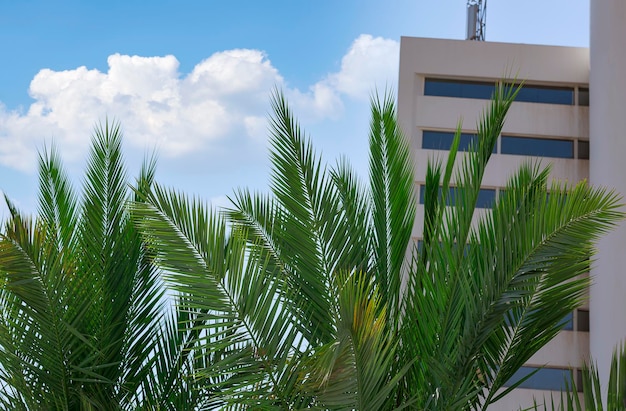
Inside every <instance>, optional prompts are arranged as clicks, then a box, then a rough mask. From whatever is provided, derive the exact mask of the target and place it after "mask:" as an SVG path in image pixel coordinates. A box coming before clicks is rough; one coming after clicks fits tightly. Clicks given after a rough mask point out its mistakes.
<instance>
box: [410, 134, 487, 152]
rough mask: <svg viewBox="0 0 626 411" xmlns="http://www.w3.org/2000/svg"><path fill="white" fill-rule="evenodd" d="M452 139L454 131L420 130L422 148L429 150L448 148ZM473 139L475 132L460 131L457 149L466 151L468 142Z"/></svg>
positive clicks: (474, 138)
mask: <svg viewBox="0 0 626 411" xmlns="http://www.w3.org/2000/svg"><path fill="white" fill-rule="evenodd" d="M452 140H454V133H452V132H449V131H430V130H424V131H423V132H422V148H426V149H431V150H450V147H451V146H452ZM475 140H476V135H475V134H469V133H461V141H460V142H459V151H467V150H468V149H469V146H470V144H471V143H472V142H473V141H475Z"/></svg>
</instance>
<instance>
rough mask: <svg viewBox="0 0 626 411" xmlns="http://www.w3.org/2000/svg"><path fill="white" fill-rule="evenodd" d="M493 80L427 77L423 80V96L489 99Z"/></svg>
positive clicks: (493, 85) (492, 89)
mask: <svg viewBox="0 0 626 411" xmlns="http://www.w3.org/2000/svg"><path fill="white" fill-rule="evenodd" d="M494 90H495V82H482V81H462V80H444V79H433V78H427V79H426V80H425V82H424V95H425V96H439V97H459V98H477V99H483V100H489V99H491V95H492V94H493V92H494Z"/></svg>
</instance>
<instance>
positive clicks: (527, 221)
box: [132, 85, 622, 410]
mask: <svg viewBox="0 0 626 411" xmlns="http://www.w3.org/2000/svg"><path fill="white" fill-rule="evenodd" d="M517 90H518V89H516V88H514V87H510V86H506V85H501V86H500V87H498V88H497V91H496V93H495V95H494V97H493V101H492V102H491V105H490V107H489V108H488V109H487V110H486V111H485V113H484V115H483V116H482V118H481V120H480V121H479V124H478V126H477V136H478V139H477V144H476V145H475V146H474V147H473V149H472V150H470V152H468V153H466V154H463V155H457V148H458V144H459V141H460V133H457V135H456V138H455V140H454V143H453V146H452V149H451V151H450V153H449V155H448V158H447V161H446V163H445V164H444V163H442V162H431V163H430V164H429V166H428V173H427V178H426V189H425V190H426V191H425V195H424V198H425V201H424V203H425V204H424V215H425V217H424V233H423V241H422V242H421V245H418V243H417V242H416V241H415V240H414V239H413V237H412V230H413V226H414V219H415V213H416V204H415V198H416V196H415V193H414V182H413V171H412V164H411V154H410V151H409V147H408V144H407V142H406V139H405V138H404V137H403V136H402V134H401V132H400V130H399V127H398V125H397V122H396V117H395V108H394V104H393V101H392V98H391V96H389V95H387V96H385V97H384V98H383V99H382V100H375V101H374V103H373V105H372V122H371V128H370V175H369V183H368V184H367V185H365V184H363V183H361V182H360V181H359V179H358V177H357V176H356V174H355V173H354V171H352V169H351V167H350V166H349V164H348V162H347V160H345V159H342V160H340V161H339V162H338V163H337V164H336V165H335V166H332V167H327V166H325V165H324V164H323V163H322V161H321V158H320V157H319V156H318V155H317V154H316V153H315V151H314V149H313V147H312V145H311V143H310V141H309V140H308V139H307V138H306V137H305V135H304V133H303V131H302V130H301V129H300V127H299V126H298V124H297V122H296V121H295V120H294V118H293V115H292V113H291V110H290V109H289V107H288V105H287V103H286V101H285V99H284V98H283V97H282V95H281V94H280V93H275V95H274V98H273V100H272V104H273V109H274V116H273V118H272V120H271V126H272V127H271V129H272V132H271V134H272V136H271V152H270V157H271V161H272V165H273V169H272V175H271V185H270V189H271V193H270V194H265V193H253V192H250V191H249V190H246V189H241V190H238V191H237V192H236V193H235V194H234V196H233V198H232V202H233V206H232V208H231V209H229V210H228V211H227V212H226V214H225V216H222V215H220V214H219V213H217V212H216V211H212V210H211V209H210V207H208V206H206V205H203V204H202V203H201V202H200V201H198V200H195V199H189V198H187V197H185V196H184V195H182V194H179V193H177V192H176V191H173V190H165V189H163V188H161V187H159V186H158V185H157V186H155V187H154V189H153V190H152V191H151V192H150V193H149V194H148V195H147V196H146V197H145V202H142V203H135V204H134V205H133V206H132V213H133V216H134V219H135V221H136V222H137V224H138V226H139V227H140V229H141V230H142V231H143V232H144V234H145V236H146V241H147V243H148V244H149V245H150V250H151V252H153V253H154V255H155V261H156V262H157V263H158V264H159V265H160V266H161V267H162V268H163V269H165V271H166V279H167V281H168V282H169V283H170V284H172V285H173V286H174V287H175V289H176V292H177V295H179V298H180V299H181V301H183V302H184V304H182V306H181V308H182V311H185V312H188V313H190V314H189V319H188V321H189V322H190V323H192V324H193V328H194V330H197V334H196V335H195V340H193V339H191V340H190V349H196V348H199V349H201V351H197V352H195V353H194V356H193V358H195V359H196V360H197V361H201V362H202V364H204V367H205V368H201V367H202V364H198V368H196V375H195V376H196V381H200V385H202V386H205V387H210V388H211V390H212V392H211V393H208V394H207V397H206V398H207V404H208V405H206V406H211V407H227V408H228V407H232V408H234V409H238V408H244V407H250V408H258V409H301V408H318V409H341V410H343V409H346V410H348V409H358V410H384V409H401V408H412V409H413V408H414V409H423V410H426V409H429V410H448V409H455V410H457V409H476V408H483V409H486V408H487V407H488V406H489V405H490V404H491V403H493V402H495V401H497V400H498V399H499V398H501V397H502V396H504V395H506V394H507V393H508V392H510V390H512V389H513V388H514V387H515V386H516V383H512V382H511V381H510V379H511V378H512V377H513V375H514V373H515V371H516V370H518V369H519V367H520V366H521V365H522V364H523V363H524V362H525V361H526V360H528V359H529V358H530V357H531V356H532V355H533V354H534V353H536V352H537V351H538V350H539V349H540V348H541V347H542V346H543V345H545V344H546V343H547V342H548V341H549V340H550V339H552V337H554V336H555V335H556V334H557V333H558V332H559V330H560V329H561V328H562V326H563V321H562V320H563V318H564V317H565V316H566V315H567V314H568V313H569V312H571V311H572V310H573V309H575V308H576V307H578V306H579V305H580V304H581V302H582V298H583V294H584V292H585V290H586V288H587V286H588V279H587V278H586V277H585V276H581V274H582V273H585V272H586V271H587V270H588V268H589V261H590V256H591V255H592V252H593V248H592V246H593V243H594V241H595V240H596V239H597V237H598V236H599V235H601V234H602V233H603V232H605V231H606V230H608V229H609V228H610V227H611V226H612V225H613V224H614V223H615V222H616V221H617V220H618V219H619V218H621V217H622V214H621V213H620V212H619V211H617V207H618V203H617V201H618V199H617V196H616V195H615V194H614V193H613V192H609V191H606V190H603V189H597V188H592V187H589V186H588V185H587V184H586V183H584V182H582V183H579V184H577V185H575V186H563V185H559V184H552V185H550V186H548V175H549V168H544V167H541V166H540V165H539V164H537V163H528V164H525V165H524V166H522V167H521V168H520V170H519V171H518V172H517V173H516V174H514V175H513V176H511V177H510V179H509V182H508V184H507V186H506V188H505V189H504V190H503V191H502V194H501V195H500V196H499V198H498V200H497V201H496V203H495V204H494V205H493V209H492V211H491V212H490V213H486V214H485V215H480V216H478V217H476V216H475V212H474V211H475V208H476V201H477V198H478V194H479V188H480V184H481V181H482V177H483V174H484V171H485V166H486V165H487V162H488V161H489V158H490V156H491V153H492V152H493V147H494V145H495V144H496V141H497V138H498V136H499V135H500V132H501V130H502V127H503V124H504V121H505V116H506V113H507V110H508V109H509V107H510V105H511V104H512V101H513V100H514V98H515V95H516V93H517ZM457 163H458V166H457V165H455V164H457ZM548 194H549V195H548ZM226 220H227V221H228V224H227V222H226ZM228 225H229V226H230V227H232V231H231V232H230V233H228V234H227V231H228V230H227V226H228ZM192 346H193V347H192Z"/></svg>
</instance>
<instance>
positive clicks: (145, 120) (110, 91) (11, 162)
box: [0, 35, 399, 170]
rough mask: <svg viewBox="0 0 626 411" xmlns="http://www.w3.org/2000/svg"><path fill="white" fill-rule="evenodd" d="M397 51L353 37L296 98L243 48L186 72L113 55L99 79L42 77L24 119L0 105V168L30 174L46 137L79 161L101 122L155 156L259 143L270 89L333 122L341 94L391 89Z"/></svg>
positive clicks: (309, 114) (93, 74)
mask: <svg viewBox="0 0 626 411" xmlns="http://www.w3.org/2000/svg"><path fill="white" fill-rule="evenodd" d="M398 49H399V45H398V43H397V42H395V41H393V40H387V39H383V38H380V37H377V38H375V37H372V36H370V35H362V36H360V37H358V38H357V39H356V40H355V41H354V43H353V44H352V45H351V47H350V49H349V50H348V52H347V53H346V55H345V56H344V57H343V59H342V62H341V69H340V70H339V71H338V72H336V73H330V74H329V75H327V76H326V77H325V78H323V79H321V80H320V81H318V82H317V83H315V84H313V85H311V86H310V87H309V88H308V89H307V90H305V91H300V90H298V89H294V88H290V87H288V83H287V82H286V81H285V80H284V79H283V77H282V76H281V75H280V73H279V71H278V69H277V68H276V67H274V66H273V65H272V63H271V61H270V59H269V58H268V56H267V55H265V53H264V52H262V51H259V50H250V49H234V50H226V51H222V52H218V53H215V54H213V55H211V56H210V57H208V58H207V59H205V60H203V61H201V62H200V63H198V64H197V65H196V66H195V67H194V68H193V70H192V71H191V72H190V73H188V74H181V73H180V72H179V62H178V60H177V59H176V57H174V56H171V55H170V56H163V57H141V56H128V55H120V54H114V55H111V56H109V58H108V61H107V62H108V70H107V71H106V72H101V71H99V70H96V69H88V68H86V67H78V68H76V69H73V70H65V71H54V70H50V69H42V70H41V71H39V73H38V74H37V75H36V76H35V77H34V78H33V80H32V82H31V84H30V89H29V93H30V96H31V97H32V98H33V100H34V102H33V103H32V104H31V105H30V106H29V107H28V108H27V110H26V111H17V110H9V109H8V108H6V107H4V106H2V105H1V103H0V164H1V165H4V166H8V167H11V168H14V169H18V170H32V169H34V167H35V164H36V161H35V158H36V150H37V148H39V147H41V145H42V143H43V141H45V140H50V139H51V138H52V139H54V141H55V144H56V145H57V146H58V147H60V148H61V149H62V152H63V153H64V156H65V157H66V158H67V159H69V160H75V159H78V158H81V157H82V156H83V155H84V153H85V151H86V148H87V147H88V145H89V136H90V135H91V131H92V129H93V125H94V122H95V121H97V120H98V119H100V120H104V119H106V118H107V117H108V118H109V119H111V118H114V119H116V120H119V121H120V122H121V123H122V125H123V127H124V131H125V137H126V142H127V144H130V145H131V146H134V147H139V148H142V149H144V148H146V147H148V148H149V147H157V148H158V150H159V152H160V154H161V156H164V157H181V156H183V155H185V154H189V153H194V154H197V153H198V152H202V151H206V150H210V149H211V148H212V147H214V146H218V145H219V146H220V147H221V148H222V150H223V148H224V147H225V146H228V145H233V146H235V147H236V146H237V145H241V144H242V141H243V142H245V143H247V144H257V143H262V142H263V141H264V139H265V135H266V129H267V124H266V114H267V111H268V95H269V92H270V91H271V89H272V88H273V87H275V86H278V87H279V88H282V89H283V90H285V92H286V94H287V96H288V98H289V100H290V103H291V104H292V105H293V106H294V108H295V109H296V112H297V113H298V115H299V116H303V117H306V118H308V119H310V121H319V120H321V119H325V118H336V117H337V116H340V115H341V113H342V112H343V110H344V103H343V98H344V96H348V97H350V98H354V99H361V100H362V99H366V98H367V97H368V95H369V93H370V92H371V91H372V89H373V87H374V85H378V86H379V87H380V86H381V82H382V85H383V86H384V84H385V83H388V84H393V83H394V82H395V78H396V76H397V63H398Z"/></svg>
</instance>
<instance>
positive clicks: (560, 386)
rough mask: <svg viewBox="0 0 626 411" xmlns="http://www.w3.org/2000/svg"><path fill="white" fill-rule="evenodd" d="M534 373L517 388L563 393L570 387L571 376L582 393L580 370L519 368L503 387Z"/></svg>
mask: <svg viewBox="0 0 626 411" xmlns="http://www.w3.org/2000/svg"><path fill="white" fill-rule="evenodd" d="M533 372H535V373H534V374H533V375H532V376H531V377H530V378H528V379H527V380H526V381H524V382H523V383H521V384H520V385H519V386H518V387H519V388H528V389H534V390H550V391H564V390H566V389H567V388H568V387H571V386H572V376H573V377H574V378H576V381H575V382H576V388H577V389H578V391H582V372H581V371H580V370H574V371H573V372H572V370H570V369H568V368H547V367H544V368H539V367H521V368H520V369H519V370H517V372H516V373H515V374H513V377H511V379H510V380H509V381H507V382H506V383H505V384H504V386H505V387H508V386H511V385H513V384H514V383H515V382H517V381H519V380H520V379H522V378H524V377H526V376H528V375H529V374H531V373H533Z"/></svg>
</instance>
